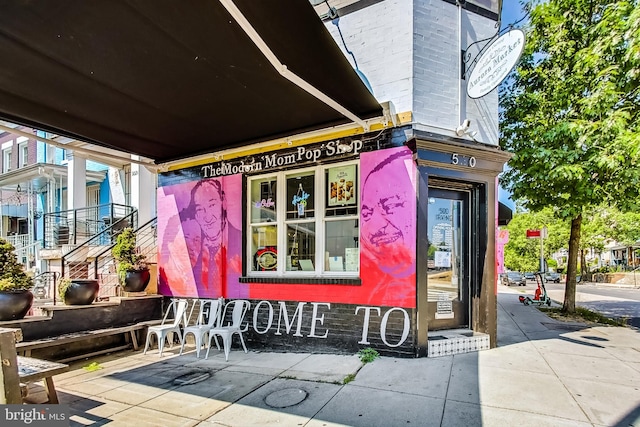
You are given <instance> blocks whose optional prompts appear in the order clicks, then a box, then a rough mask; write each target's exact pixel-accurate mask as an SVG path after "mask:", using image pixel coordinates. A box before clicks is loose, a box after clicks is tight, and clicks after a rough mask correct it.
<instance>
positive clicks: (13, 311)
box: [0, 291, 33, 321]
mask: <svg viewBox="0 0 640 427" xmlns="http://www.w3.org/2000/svg"><path fill="white" fill-rule="evenodd" d="M31 304H33V294H32V293H31V291H0V321H6V320H20V319H22V318H23V317H24V316H25V315H26V314H27V312H28V311H29V309H30V308H31Z"/></svg>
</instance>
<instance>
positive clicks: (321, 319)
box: [245, 301, 411, 348]
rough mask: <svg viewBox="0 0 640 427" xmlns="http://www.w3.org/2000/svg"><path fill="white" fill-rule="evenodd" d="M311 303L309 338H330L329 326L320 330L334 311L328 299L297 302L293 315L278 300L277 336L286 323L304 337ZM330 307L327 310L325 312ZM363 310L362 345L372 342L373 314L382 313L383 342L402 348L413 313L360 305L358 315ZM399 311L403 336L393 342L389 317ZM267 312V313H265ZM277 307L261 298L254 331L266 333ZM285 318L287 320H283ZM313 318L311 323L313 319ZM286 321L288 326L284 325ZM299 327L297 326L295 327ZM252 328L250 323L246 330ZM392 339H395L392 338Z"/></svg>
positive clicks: (381, 330) (290, 328) (288, 330)
mask: <svg viewBox="0 0 640 427" xmlns="http://www.w3.org/2000/svg"><path fill="white" fill-rule="evenodd" d="M307 304H311V306H312V310H311V319H308V317H307V321H305V325H306V324H309V323H310V331H309V334H308V335H307V336H306V337H307V338H320V339H326V338H328V337H329V329H328V328H325V329H324V333H323V331H321V330H320V331H319V330H318V329H319V328H320V327H322V326H324V323H325V315H326V314H327V312H328V311H330V310H331V304H330V303H327V302H311V303H306V302H298V304H297V305H296V309H295V311H294V313H293V315H291V316H289V312H288V311H287V305H286V303H285V302H284V301H278V305H279V310H278V325H277V326H276V328H275V329H276V330H275V332H274V335H283V332H282V331H281V327H282V326H284V332H285V333H286V334H291V332H292V329H295V331H294V333H293V336H295V337H303V335H302V323H303V317H304V316H305V306H306V305H307ZM325 310H326V311H325ZM360 311H363V312H364V319H363V322H362V337H361V339H360V341H358V344H364V345H370V344H371V343H370V342H369V323H370V320H371V316H372V313H373V314H374V315H377V316H378V317H380V315H381V314H382V320H381V323H380V338H381V340H382V342H383V343H384V344H385V345H386V346H387V347H391V348H393V347H399V346H401V345H402V344H404V343H405V341H406V340H407V338H408V336H409V331H410V327H411V321H410V318H409V313H408V312H407V311H406V310H405V309H403V308H400V307H393V308H390V309H389V310H387V311H386V312H384V313H381V309H380V307H369V306H357V307H356V309H355V315H356V316H357V315H358V314H359V313H360ZM396 311H399V312H401V313H402V317H403V318H402V321H403V327H402V335H401V336H400V337H399V340H398V342H396V343H391V342H389V339H388V337H387V324H388V323H389V317H390V316H391V315H392V314H393V313H394V312H396ZM265 314H266V316H265ZM308 315H309V311H308V309H307V312H306V316H308ZM273 316H274V308H273V305H272V304H271V302H269V301H260V302H258V303H257V304H256V306H255V309H254V310H253V325H252V326H253V330H254V331H255V332H256V333H257V334H260V335H264V334H266V333H267V332H269V330H271V329H272V327H273V326H274V318H273ZM265 317H266V324H259V319H265ZM283 319H284V320H283ZM309 320H310V322H309ZM283 323H284V325H283ZM294 326H295V328H294ZM248 327H249V325H246V327H245V330H246V329H247V328H248ZM392 341H394V340H393V339H392Z"/></svg>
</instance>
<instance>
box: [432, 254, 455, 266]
mask: <svg viewBox="0 0 640 427" xmlns="http://www.w3.org/2000/svg"><path fill="white" fill-rule="evenodd" d="M435 261H436V262H435V264H436V267H440V268H451V252H445V251H436V253H435Z"/></svg>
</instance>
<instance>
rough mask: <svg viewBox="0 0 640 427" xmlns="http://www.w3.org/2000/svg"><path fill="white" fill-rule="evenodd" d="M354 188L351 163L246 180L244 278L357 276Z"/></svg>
mask: <svg viewBox="0 0 640 427" xmlns="http://www.w3.org/2000/svg"><path fill="white" fill-rule="evenodd" d="M357 188H358V165H357V162H349V163H340V164H338V165H327V166H323V167H314V168H307V169H298V170H288V171H282V172H277V173H272V174H268V175H260V176H255V177H251V178H249V180H248V199H249V200H248V206H249V213H248V215H247V218H248V225H247V226H248V233H246V235H247V236H248V242H247V248H248V254H247V265H248V266H249V267H248V273H249V275H251V276H280V277H287V276H317V275H319V274H323V275H330V276H331V275H332V276H346V277H354V276H357V275H358V273H359V267H360V262H359V260H360V255H359V227H358V214H359V197H360V196H359V194H358V191H357Z"/></svg>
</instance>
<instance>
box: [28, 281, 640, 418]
mask: <svg viewBox="0 0 640 427" xmlns="http://www.w3.org/2000/svg"><path fill="white" fill-rule="evenodd" d="M517 295H518V291H517V290H512V289H500V294H499V296H498V306H499V307H498V348H495V349H491V350H486V351H481V352H478V353H467V354H461V355H455V356H444V357H438V358H420V359H398V358H390V357H381V358H379V359H376V360H375V361H374V362H372V363H368V364H365V365H362V363H361V362H360V360H359V359H358V357H357V356H355V355H352V356H345V355H325V354H309V353H267V352H257V351H250V352H249V353H248V354H245V353H243V352H242V351H241V350H238V348H236V347H234V349H233V350H232V352H231V355H230V356H229V362H225V360H224V354H222V352H217V351H213V352H212V353H213V355H212V356H210V357H209V359H208V360H204V359H197V358H196V357H195V352H194V351H190V352H189V353H185V354H184V355H182V356H178V350H177V349H176V347H174V348H173V349H169V351H167V350H166V349H165V354H164V355H163V356H162V357H158V353H157V350H154V351H149V352H148V353H147V355H143V354H142V353H141V352H121V353H117V354H115V355H110V356H104V357H99V358H94V359H91V360H90V361H84V362H82V363H79V364H76V365H73V366H72V370H71V371H69V372H67V373H65V374H62V375H58V376H56V378H55V382H56V386H57V388H58V394H59V397H60V400H61V403H66V404H69V405H70V410H71V415H72V417H71V420H72V423H71V425H94V426H97V425H107V424H108V425H109V426H154V427H156V426H157V427H168V426H196V425H197V426H201V427H213V426H271V425H274V426H275V425H278V426H309V427H320V426H327V427H331V426H366V427H372V426H385V427H388V426H451V427H459V426H500V427H503V426H515V425H517V426H519V427H524V426H536V427H539V426H554V427H555V426H605V425H606V426H620V427H622V426H640V330H638V329H634V328H622V327H600V326H598V327H590V326H586V325H583V324H575V323H564V322H560V321H556V320H553V319H550V318H548V317H547V316H545V315H544V314H543V313H542V312H540V311H539V310H538V309H537V308H535V307H532V306H525V305H523V304H521V303H520V302H518V298H517ZM192 348H193V347H191V349H192ZM91 362H97V363H98V364H99V366H100V367H101V369H98V370H94V371H90V370H88V369H85V368H83V366H84V367H86V366H87V365H89V363H91ZM349 380H351V381H349ZM344 383H346V384H344ZM31 389H32V390H31V392H32V393H33V394H31V395H30V398H32V399H33V400H34V401H36V402H37V401H38V399H41V398H42V395H41V393H40V394H39V393H37V392H36V391H37V390H36V388H35V387H33V386H32V387H31Z"/></svg>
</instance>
